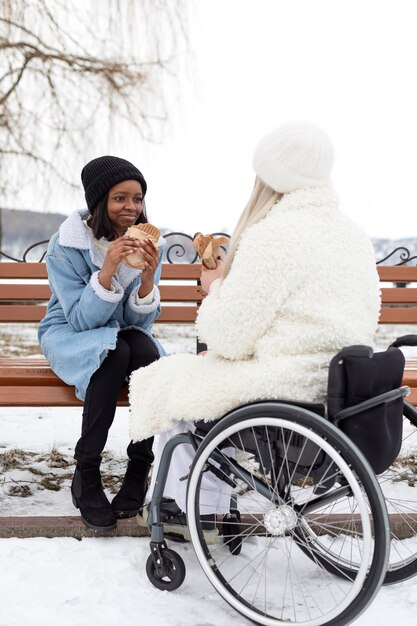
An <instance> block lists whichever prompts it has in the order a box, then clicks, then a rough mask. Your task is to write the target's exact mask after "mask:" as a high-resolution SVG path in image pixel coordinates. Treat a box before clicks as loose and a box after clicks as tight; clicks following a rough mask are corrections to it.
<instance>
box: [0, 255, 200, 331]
mask: <svg viewBox="0 0 417 626" xmlns="http://www.w3.org/2000/svg"><path fill="white" fill-rule="evenodd" d="M199 277H200V265H198V264H188V263H184V264H182V263H172V264H171V263H164V264H163V266H162V275H161V284H160V292H161V301H162V313H161V315H160V316H159V318H158V319H157V320H156V321H157V322H158V323H192V322H194V320H195V317H196V313H197V306H198V303H199V302H201V300H202V299H203V292H202V290H201V287H200V286H199V284H198V279H199ZM0 281H1V283H0V322H19V323H25V322H28V323H29V322H32V323H33V322H39V321H40V320H41V319H42V318H43V316H44V314H45V309H46V304H45V303H46V302H47V301H48V299H49V297H50V295H51V292H50V289H49V285H48V277H47V272H46V265H45V263H43V262H42V263H14V262H1V263H0Z"/></svg>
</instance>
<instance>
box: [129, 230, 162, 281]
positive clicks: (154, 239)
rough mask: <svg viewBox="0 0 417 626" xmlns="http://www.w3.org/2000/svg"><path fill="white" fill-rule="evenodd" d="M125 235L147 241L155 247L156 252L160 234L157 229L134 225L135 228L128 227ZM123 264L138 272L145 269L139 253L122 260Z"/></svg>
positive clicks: (143, 260)
mask: <svg viewBox="0 0 417 626" xmlns="http://www.w3.org/2000/svg"><path fill="white" fill-rule="evenodd" d="M125 235H128V236H129V237H134V238H135V239H149V241H150V242H151V243H152V245H153V246H154V247H155V250H158V239H159V237H160V235H161V232H160V230H159V228H157V227H156V226H154V225H153V224H135V226H130V228H128V229H127V231H126V233H125ZM123 263H124V264H125V265H127V266H128V267H133V268H135V269H138V270H143V268H144V267H145V259H144V258H143V256H142V254H141V253H140V252H139V251H138V252H132V254H129V256H127V257H126V258H125V259H123Z"/></svg>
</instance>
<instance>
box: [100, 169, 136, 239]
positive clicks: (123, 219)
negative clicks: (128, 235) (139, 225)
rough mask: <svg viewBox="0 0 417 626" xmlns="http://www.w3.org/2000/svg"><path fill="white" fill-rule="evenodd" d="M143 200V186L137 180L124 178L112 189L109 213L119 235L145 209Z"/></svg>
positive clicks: (109, 197)
mask: <svg viewBox="0 0 417 626" xmlns="http://www.w3.org/2000/svg"><path fill="white" fill-rule="evenodd" d="M142 202H143V193H142V187H141V184H140V183H139V182H138V181H137V180H124V181H123V182H121V183H118V184H117V185H114V187H112V188H111V189H110V191H109V194H108V200H107V215H108V216H109V220H110V222H111V223H112V226H113V228H114V231H115V233H116V234H117V236H118V237H121V236H122V235H124V234H125V232H126V230H127V229H128V228H129V226H133V224H134V223H135V222H136V221H137V219H138V217H139V215H140V214H141V213H142V210H143V209H142Z"/></svg>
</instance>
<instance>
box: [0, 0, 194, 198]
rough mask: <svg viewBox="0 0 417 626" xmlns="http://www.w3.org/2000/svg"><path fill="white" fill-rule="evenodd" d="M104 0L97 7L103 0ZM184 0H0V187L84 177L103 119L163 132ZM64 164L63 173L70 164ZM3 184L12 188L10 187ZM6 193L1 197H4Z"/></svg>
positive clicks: (151, 135) (152, 136)
mask: <svg viewBox="0 0 417 626" xmlns="http://www.w3.org/2000/svg"><path fill="white" fill-rule="evenodd" d="M98 4H99V5H100V10H98ZM186 4H187V3H186V0H100V3H97V2H96V1H93V0H0V168H1V173H2V175H1V178H0V192H1V193H2V194H3V196H4V197H5V198H7V190H8V189H9V188H10V189H14V188H15V187H16V182H17V181H18V182H19V184H20V185H21V184H22V176H21V175H20V172H21V171H27V169H28V167H29V168H30V164H32V166H33V171H34V172H35V178H36V179H37V180H42V178H41V177H43V181H45V182H49V184H51V185H52V184H53V181H54V180H60V181H62V180H66V181H67V182H68V183H69V184H70V185H73V184H74V179H77V178H78V169H79V168H73V167H70V165H72V164H73V163H74V159H77V160H78V161H79V162H82V160H83V157H84V154H85V153H86V152H89V151H90V152H91V146H92V145H94V142H95V141H96V139H97V137H100V135H102V134H103V128H111V127H113V128H118V127H119V125H120V127H121V128H123V129H124V131H125V132H126V131H127V132H131V131H129V130H128V129H129V128H134V129H135V131H134V132H135V133H136V134H137V136H138V138H140V139H141V140H143V141H145V140H151V141H154V140H157V139H158V137H159V136H160V132H161V130H162V128H163V124H164V121H165V120H166V119H167V117H168V110H169V102H168V101H167V97H166V92H167V89H166V84H168V83H169V85H170V86H172V84H173V81H175V75H176V71H177V67H176V55H177V52H178V49H179V47H181V46H182V47H184V46H186V43H187V40H186V32H187V19H186ZM64 172H65V174H64ZM4 194H6V195H4ZM4 202H5V200H0V206H1V205H2V204H4Z"/></svg>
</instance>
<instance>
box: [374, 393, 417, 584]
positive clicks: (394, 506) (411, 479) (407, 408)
mask: <svg viewBox="0 0 417 626" xmlns="http://www.w3.org/2000/svg"><path fill="white" fill-rule="evenodd" d="M378 482H379V485H380V487H381V490H382V493H383V495H384V498H385V501H386V504H387V509H388V515H389V518H390V527H391V550H390V556H389V560H388V569H387V574H386V577H385V580H384V584H391V583H397V582H400V581H402V580H406V579H407V578H411V577H412V576H415V575H416V574H417V544H416V539H415V538H416V537H417V410H416V409H415V408H414V407H413V406H412V405H411V404H409V403H408V402H405V403H404V424H403V442H402V446H401V451H400V453H399V456H398V457H397V459H396V461H395V462H394V463H393V464H392V466H391V467H390V468H389V469H388V470H387V471H386V472H384V473H383V474H380V475H379V476H378Z"/></svg>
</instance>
